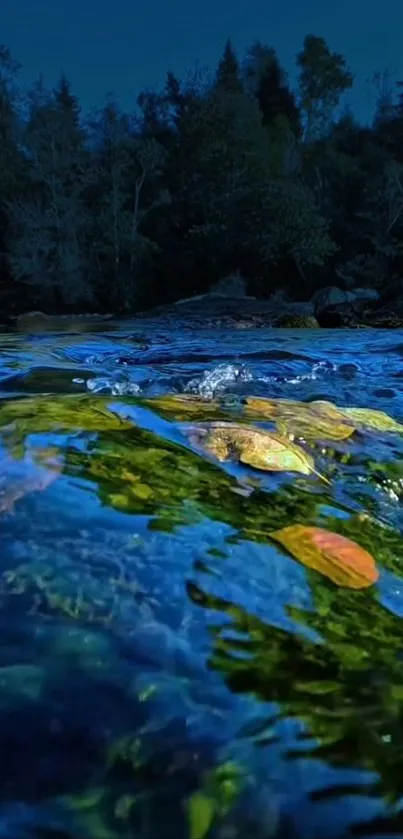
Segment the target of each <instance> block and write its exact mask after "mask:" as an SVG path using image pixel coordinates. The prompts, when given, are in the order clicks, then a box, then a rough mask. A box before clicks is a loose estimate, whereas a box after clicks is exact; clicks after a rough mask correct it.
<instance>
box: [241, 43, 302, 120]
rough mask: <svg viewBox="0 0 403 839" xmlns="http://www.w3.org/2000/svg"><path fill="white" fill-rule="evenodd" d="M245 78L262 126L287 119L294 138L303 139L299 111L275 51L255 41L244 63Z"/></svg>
mask: <svg viewBox="0 0 403 839" xmlns="http://www.w3.org/2000/svg"><path fill="white" fill-rule="evenodd" d="M244 76H245V83H246V85H247V88H248V89H249V90H250V91H251V93H253V95H254V96H256V98H257V100H258V103H259V108H260V111H261V114H262V123H263V125H264V126H266V127H270V126H272V125H273V123H274V122H275V121H276V120H278V119H279V118H282V119H284V118H285V119H287V120H288V123H289V125H290V128H291V129H292V130H293V131H294V133H295V135H296V136H300V134H301V120H300V113H299V109H298V107H297V104H296V101H295V96H294V94H293V93H292V91H291V90H290V88H289V87H288V81H287V76H286V74H285V72H284V70H283V68H282V67H281V65H280V62H279V60H278V58H277V55H276V52H275V50H274V49H273V48H272V47H267V46H264V45H263V44H261V43H260V42H259V41H257V42H255V43H254V44H253V45H252V47H251V48H250V50H249V51H248V53H247V56H246V59H245V61H244Z"/></svg>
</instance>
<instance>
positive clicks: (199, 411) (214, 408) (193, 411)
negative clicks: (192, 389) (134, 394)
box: [141, 393, 222, 420]
mask: <svg viewBox="0 0 403 839" xmlns="http://www.w3.org/2000/svg"><path fill="white" fill-rule="evenodd" d="M141 404H144V405H146V406H147V407H148V408H151V409H152V410H154V411H155V410H156V411H158V413H161V414H162V415H163V416H167V417H173V418H174V419H177V420H187V419H199V418H200V419H209V418H213V417H218V416H220V414H221V416H222V409H221V407H220V404H219V403H218V402H217V401H216V400H213V399H202V398H201V397H200V396H194V395H193V394H186V393H181V394H176V393H174V394H171V393H167V394H164V395H163V396H153V397H150V398H149V399H142V400H141Z"/></svg>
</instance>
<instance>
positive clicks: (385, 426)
mask: <svg viewBox="0 0 403 839" xmlns="http://www.w3.org/2000/svg"><path fill="white" fill-rule="evenodd" d="M342 410H343V412H344V413H345V414H347V417H350V418H351V419H352V420H353V421H354V422H355V424H356V426H357V427H359V426H362V427H363V428H371V429H373V430H374V431H395V432H398V433H399V434H402V433H403V425H402V424H401V423H399V422H396V420H394V419H392V417H390V416H389V415H388V414H386V413H385V412H384V411H375V410H372V409H371V408H343V409H342Z"/></svg>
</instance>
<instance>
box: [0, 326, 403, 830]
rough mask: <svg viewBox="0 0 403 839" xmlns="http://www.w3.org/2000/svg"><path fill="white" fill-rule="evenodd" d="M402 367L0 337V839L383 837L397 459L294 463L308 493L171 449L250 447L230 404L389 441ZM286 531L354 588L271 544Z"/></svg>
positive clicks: (259, 343) (401, 467)
mask: <svg viewBox="0 0 403 839" xmlns="http://www.w3.org/2000/svg"><path fill="white" fill-rule="evenodd" d="M402 358H403V332H400V331H398V330H394V331H390V332H389V331H379V332H378V331H376V330H352V331H338V330H329V331H325V330H323V331H320V330H318V331H309V330H300V331H296V332H294V331H291V330H273V329H271V330H262V329H259V330H256V331H253V330H248V331H246V330H245V331H242V332H241V331H236V330H230V329H223V330H222V331H212V330H205V331H203V330H201V329H194V328H191V324H185V323H182V324H177V325H176V326H175V325H172V324H171V325H170V326H167V325H165V324H163V323H162V322H158V321H157V322H152V321H146V320H143V321H133V322H130V321H126V322H124V323H123V322H122V323H121V324H119V323H111V324H109V325H108V330H107V331H104V332H102V331H99V330H98V331H96V330H95V329H94V331H93V332H92V333H85V334H83V333H81V334H80V333H77V332H66V331H60V332H59V333H49V332H48V333H45V334H43V335H40V334H32V335H30V334H27V333H18V332H7V333H4V334H2V335H1V336H0V515H1V522H0V525H1V573H0V624H1V630H2V631H1V644H0V705H1V710H2V713H1V716H0V746H1V749H2V755H3V759H2V762H1V768H0V778H1V784H0V835H3V836H5V837H45V836H49V837H50V836H52V837H53V836H57V837H60V839H76V837H77V839H79V837H92V838H93V839H94V838H95V839H98V837H116V839H121V838H122V839H126V837H132V836H136V837H141V839H182V837H183V839H188V837H189V839H204V837H206V839H213V837H217V839H238V837H239V839H241V837H245V836H254V837H255V839H268V837H280V839H282V838H283V837H284V839H285V838H286V837H287V839H288V837H290V839H293V837H295V839H296V838H297V837H298V839H299V837H302V838H304V837H307V839H312V837H318V839H322V837H327V836H329V837H350V836H356V835H360V836H378V837H379V836H389V835H391V834H393V835H398V836H403V817H401V816H400V798H401V792H402V787H403V716H402V712H403V657H402V638H403V632H402V627H403V623H402V618H403V570H402V562H403V535H402V527H403V515H402V506H401V497H402V493H403V436H400V434H399V433H392V432H388V431H384V430H378V431H374V430H372V431H368V433H366V432H365V431H364V432H361V433H357V434H354V435H352V436H351V437H350V438H348V439H345V440H342V441H340V442H334V441H329V440H326V439H318V440H316V441H314V442H313V441H308V442H307V441H306V440H305V441H302V445H304V446H305V450H306V451H307V452H309V453H310V454H311V455H312V456H313V457H314V458H315V465H316V468H317V471H318V472H319V474H320V475H323V476H324V477H325V478H326V482H325V481H322V480H321V479H320V477H318V476H317V475H315V474H310V475H301V474H299V475H298V474H295V473H290V472H286V473H271V472H266V471H265V472H262V471H258V470H256V469H253V468H251V467H249V466H247V465H244V464H242V463H239V462H236V461H228V462H227V461H225V462H220V461H219V460H217V458H216V457H214V456H211V453H208V452H205V451H203V450H200V448H198V447H197V446H195V445H194V444H193V442H192V441H193V437H192V436H191V435H190V436H189V434H187V433H186V429H187V428H188V427H189V425H191V426H192V427H194V428H196V430H197V428H198V427H202V426H203V424H205V423H206V422H209V421H214V420H217V419H218V420H221V421H222V420H224V421H229V422H237V421H241V422H243V423H245V422H246V423H249V425H250V426H252V427H262V428H267V429H269V430H270V428H271V425H270V423H267V422H257V421H253V420H251V419H249V420H248V419H247V418H246V417H245V412H244V405H245V400H246V399H247V398H248V396H259V397H264V398H278V397H280V398H288V399H293V400H298V401H301V402H311V401H313V400H318V399H319V400H327V401H331V402H334V403H335V404H337V405H338V406H341V407H343V406H344V407H353V406H354V407H362V408H370V409H377V410H381V411H385V412H386V413H387V414H388V415H389V416H391V417H393V418H394V419H395V420H397V421H398V422H403V364H402ZM181 394H185V395H186V396H187V397H194V398H193V399H189V400H188V404H189V405H190V408H191V410H190V412H187V409H186V408H185V407H183V406H182V408H181V407H180V403H177V408H175V402H173V403H172V402H170V401H169V400H167V397H168V396H172V395H174V396H175V395H181ZM298 523H299V524H304V525H309V526H319V527H322V528H326V529H328V530H330V531H331V532H334V533H340V534H342V535H345V536H347V537H348V538H350V539H353V540H354V541H356V542H357V544H360V545H361V546H362V547H364V548H366V549H367V550H368V551H369V552H370V553H371V555H372V556H373V557H374V559H375V561H376V564H377V567H378V569H379V579H378V580H377V582H376V584H375V585H373V586H370V587H369V588H366V589H363V590H353V589H350V588H348V587H343V586H337V585H335V584H334V583H333V582H332V581H331V580H329V579H327V578H326V577H325V576H323V575H322V574H321V573H319V572H318V571H314V570H312V569H309V568H307V567H305V566H304V564H303V563H301V562H298V561H297V560H296V559H295V558H293V557H292V555H291V554H290V553H289V552H287V551H286V550H285V549H283V548H282V547H281V546H280V545H279V544H278V543H277V544H276V543H275V542H274V541H273V539H272V538H271V537H270V533H271V532H273V531H276V530H279V529H281V528H284V527H286V526H288V525H291V524H298Z"/></svg>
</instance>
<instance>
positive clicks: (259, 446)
mask: <svg viewBox="0 0 403 839" xmlns="http://www.w3.org/2000/svg"><path fill="white" fill-rule="evenodd" d="M188 434H189V440H190V441H191V442H192V443H195V444H196V445H201V446H202V447H203V448H204V449H207V450H208V451H209V452H211V454H213V455H215V457H217V458H218V460H222V461H224V460H233V459H235V460H240V461H241V463H245V464H247V465H248V466H253V467H254V468H255V469H262V470H265V471H267V472H300V473H301V474H303V475H309V474H311V473H312V472H315V464H314V461H313V459H312V457H310V455H308V454H307V453H306V452H305V451H304V450H303V449H301V448H300V447H299V446H296V445H295V444H294V443H291V442H289V441H288V440H286V439H284V438H281V437H280V436H279V435H277V434H273V433H272V432H270V431H264V430H263V429H261V428H251V427H250V426H247V425H237V424H236V423H232V422H211V423H205V424H204V425H202V424H200V425H198V426H191V427H190V428H189V429H188Z"/></svg>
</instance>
